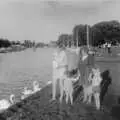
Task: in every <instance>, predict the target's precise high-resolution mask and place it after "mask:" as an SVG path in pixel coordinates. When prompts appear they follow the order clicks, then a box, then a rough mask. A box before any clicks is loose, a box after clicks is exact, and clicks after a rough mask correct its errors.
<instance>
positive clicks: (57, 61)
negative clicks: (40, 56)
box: [52, 46, 67, 101]
mask: <svg viewBox="0 0 120 120" xmlns="http://www.w3.org/2000/svg"><path fill="white" fill-rule="evenodd" d="M66 71H67V56H66V53H65V47H64V46H59V48H57V50H56V51H55V52H54V59H53V81H52V100H55V99H56V85H57V81H58V80H59V85H60V94H61V96H62V95H63V79H64V78H63V77H64V73H65V72H66ZM61 99H62V98H60V101H61Z"/></svg>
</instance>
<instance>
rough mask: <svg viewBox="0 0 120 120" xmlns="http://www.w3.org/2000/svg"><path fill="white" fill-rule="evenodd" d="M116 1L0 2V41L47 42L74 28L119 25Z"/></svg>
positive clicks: (5, 0)
mask: <svg viewBox="0 0 120 120" xmlns="http://www.w3.org/2000/svg"><path fill="white" fill-rule="evenodd" d="M119 11H120V0H51V1H50V0H0V16H1V17H0V37H2V38H7V39H9V40H21V41H22V40H25V39H27V40H35V41H36V42H45V43H47V42H49V41H55V40H57V39H58V36H59V35H60V34H62V33H67V34H71V33H72V29H73V28H74V26H75V25H78V24H90V25H93V24H95V23H97V22H100V21H109V20H119V21H120V14H119Z"/></svg>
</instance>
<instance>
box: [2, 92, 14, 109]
mask: <svg viewBox="0 0 120 120" xmlns="http://www.w3.org/2000/svg"><path fill="white" fill-rule="evenodd" d="M14 103H15V95H14V94H11V95H10V100H6V99H2V100H0V111H1V110H5V109H8V108H9V107H10V106H11V105H13V104H14Z"/></svg>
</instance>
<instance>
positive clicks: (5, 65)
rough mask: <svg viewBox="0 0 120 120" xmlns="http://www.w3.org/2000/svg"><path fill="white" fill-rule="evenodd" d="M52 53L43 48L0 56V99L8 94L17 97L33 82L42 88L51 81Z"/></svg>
mask: <svg viewBox="0 0 120 120" xmlns="http://www.w3.org/2000/svg"><path fill="white" fill-rule="evenodd" d="M52 51H53V50H52V49H50V48H43V49H36V51H33V50H32V49H28V50H25V51H22V52H16V53H7V54H0V99H1V98H3V97H4V98H5V97H7V96H8V95H9V94H10V93H15V94H17V96H19V95H20V92H21V89H23V87H24V86H29V87H30V88H31V83H32V81H33V80H38V81H39V82H40V86H41V87H43V86H44V85H45V83H46V82H47V81H48V80H49V79H51V72H52V66H51V62H52Z"/></svg>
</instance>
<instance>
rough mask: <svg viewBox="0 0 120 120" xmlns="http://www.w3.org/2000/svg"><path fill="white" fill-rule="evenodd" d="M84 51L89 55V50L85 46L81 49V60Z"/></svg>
mask: <svg viewBox="0 0 120 120" xmlns="http://www.w3.org/2000/svg"><path fill="white" fill-rule="evenodd" d="M82 51H84V52H85V53H86V54H88V48H87V47H86V46H84V47H81V49H80V52H79V54H80V59H81V58H82V56H83V55H82Z"/></svg>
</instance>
